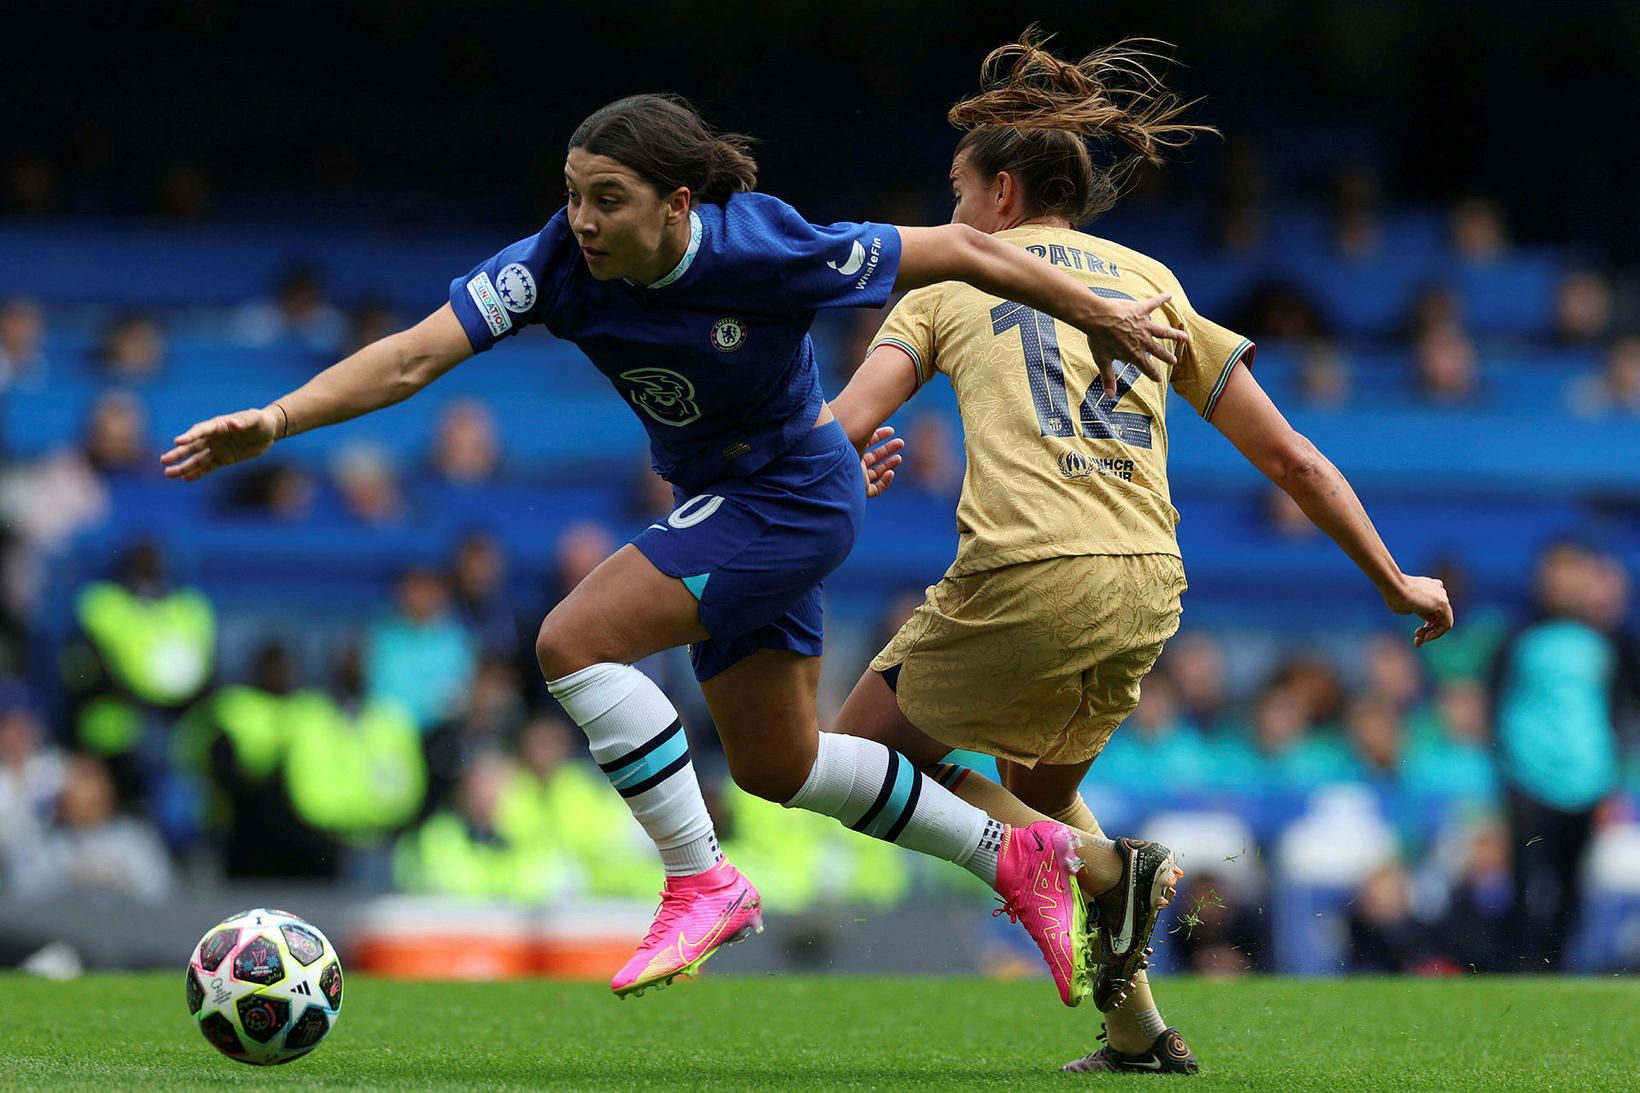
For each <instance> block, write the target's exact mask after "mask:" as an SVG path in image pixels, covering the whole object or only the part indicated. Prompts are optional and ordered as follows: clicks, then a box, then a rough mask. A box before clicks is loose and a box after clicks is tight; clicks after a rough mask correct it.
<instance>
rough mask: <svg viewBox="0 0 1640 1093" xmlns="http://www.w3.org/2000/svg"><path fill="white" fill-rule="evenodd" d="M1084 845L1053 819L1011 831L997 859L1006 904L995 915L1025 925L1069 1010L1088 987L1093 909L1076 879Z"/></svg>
mask: <svg viewBox="0 0 1640 1093" xmlns="http://www.w3.org/2000/svg"><path fill="white" fill-rule="evenodd" d="M1081 845H1082V839H1081V837H1080V836H1079V835H1077V834H1076V832H1074V831H1072V830H1071V829H1070V828H1068V827H1066V826H1065V825H1064V824H1061V823H1055V822H1054V821H1052V820H1041V821H1038V822H1037V823H1034V824H1032V825H1030V826H1029V827H1010V828H1009V829H1008V833H1007V835H1006V836H1004V838H1003V841H1002V853H1001V855H1000V856H999V857H998V859H997V887H996V891H997V895H999V896H1001V897H1002V906H1001V907H999V908H997V909H996V910H995V911H992V912H991V913H992V914H993V915H1001V914H1006V915H1007V916H1008V918H1009V919H1010V920H1012V921H1014V922H1018V923H1021V924H1022V925H1023V926H1024V927H1025V931H1026V932H1027V933H1029V934H1030V935H1031V940H1032V941H1035V942H1036V946H1037V948H1039V949H1041V950H1042V956H1043V958H1044V959H1045V960H1047V962H1048V970H1049V971H1050V972H1052V973H1053V981H1054V985H1055V986H1056V987H1058V988H1059V1000H1060V1001H1062V1002H1064V1003H1065V1005H1067V1006H1078V1005H1081V1004H1082V1000H1083V999H1084V998H1086V997H1087V996H1088V989H1089V983H1088V963H1089V952H1090V950H1089V945H1088V932H1087V925H1088V910H1087V904H1086V902H1085V901H1084V899H1083V896H1082V889H1081V887H1080V886H1079V885H1078V884H1077V883H1076V879H1075V878H1074V877H1073V876H1072V875H1071V874H1073V873H1075V872H1076V871H1077V870H1078V869H1080V868H1082V859H1081V858H1079V857H1077V856H1076V851H1077V849H1078V848H1079V847H1080V846H1081Z"/></svg>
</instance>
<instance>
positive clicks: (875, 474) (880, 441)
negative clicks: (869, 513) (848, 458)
mask: <svg viewBox="0 0 1640 1093" xmlns="http://www.w3.org/2000/svg"><path fill="white" fill-rule="evenodd" d="M904 447H905V441H903V440H901V439H900V438H899V437H897V436H895V435H894V429H893V427H892V426H889V425H883V426H881V427H879V428H878V429H877V431H876V432H874V433H872V434H871V439H870V440H869V441H867V442H866V450H865V452H864V453H862V454H861V456H860V473H861V474H863V475H864V476H865V480H866V496H867V497H881V496H882V494H883V491H884V490H886V489H888V487H890V486H892V485H893V484H894V468H895V467H898V466H899V465H900V449H902V448H904Z"/></svg>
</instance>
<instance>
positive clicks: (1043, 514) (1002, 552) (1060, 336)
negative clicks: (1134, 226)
mask: <svg viewBox="0 0 1640 1093" xmlns="http://www.w3.org/2000/svg"><path fill="white" fill-rule="evenodd" d="M996 237H997V238H998V239H1003V240H1006V241H1008V242H1011V243H1014V244H1016V245H1018V246H1021V247H1024V248H1025V249H1026V250H1028V251H1029V252H1030V253H1032V254H1034V255H1036V256H1037V257H1039V258H1041V259H1042V260H1044V261H1046V262H1049V263H1051V264H1052V265H1055V266H1058V267H1060V268H1061V269H1064V270H1065V271H1066V272H1067V273H1069V274H1070V275H1071V276H1073V277H1075V278H1077V279H1079V280H1081V281H1082V282H1083V283H1085V284H1086V285H1088V287H1089V288H1090V289H1091V290H1093V291H1095V292H1098V293H1100V294H1101V295H1105V296H1113V297H1129V298H1132V299H1145V298H1147V297H1150V296H1154V295H1156V294H1158V293H1161V292H1171V293H1172V294H1173V300H1172V302H1171V303H1169V304H1168V305H1167V306H1165V307H1164V308H1163V309H1162V317H1163V318H1165V320H1166V321H1167V322H1168V323H1170V324H1171V325H1173V326H1176V327H1178V328H1179V329H1181V330H1183V331H1185V333H1186V334H1188V335H1189V341H1188V342H1187V343H1185V344H1184V345H1183V346H1180V347H1178V352H1177V353H1176V355H1177V356H1178V358H1179V363H1178V365H1177V367H1172V368H1169V367H1168V366H1167V365H1165V364H1163V365H1162V367H1163V369H1164V371H1165V372H1166V383H1165V384H1161V383H1157V382H1156V381H1154V380H1150V379H1146V378H1145V377H1144V376H1143V374H1142V373H1140V372H1139V370H1138V369H1137V368H1136V367H1134V366H1133V365H1123V366H1121V370H1120V373H1121V375H1122V377H1123V379H1124V386H1125V387H1126V390H1125V391H1124V392H1123V394H1122V396H1121V398H1120V399H1119V400H1117V401H1115V402H1110V401H1109V400H1108V399H1106V398H1104V397H1103V395H1102V393H1101V390H1100V385H1099V371H1098V368H1097V367H1096V366H1095V364H1094V361H1093V356H1092V354H1091V353H1090V351H1089V349H1088V342H1087V338H1086V337H1084V336H1083V335H1082V334H1081V333H1080V332H1078V331H1077V330H1075V329H1074V328H1072V327H1068V326H1065V325H1064V324H1062V323H1057V322H1054V321H1053V320H1052V319H1050V318H1048V317H1047V316H1046V315H1043V314H1041V313H1039V312H1036V311H1032V310H1031V309H1030V308H1026V307H1023V306H1022V305H1019V304H1014V303H1010V302H1008V301H1005V300H1002V299H1000V298H999V297H996V296H989V295H986V294H985V293H983V292H981V291H979V290H978V289H975V288H972V287H970V286H968V285H964V284H958V283H954V282H953V283H945V284H939V285H931V286H929V287H927V288H923V289H919V290H917V291H915V292H912V293H909V294H907V295H906V297H905V298H904V299H903V300H901V301H900V303H899V305H898V306H897V307H895V309H894V311H893V312H892V313H891V314H890V315H889V317H888V319H887V321H886V322H885V323H884V324H883V328H882V330H881V331H880V332H879V333H878V335H877V338H876V340H875V341H874V342H873V345H872V348H873V349H876V348H877V347H878V346H882V345H892V346H895V347H897V348H899V349H900V350H902V351H903V352H905V353H906V354H907V355H908V356H910V357H911V359H912V363H913V365H914V366H915V368H916V369H917V379H918V386H919V387H920V386H921V384H922V383H924V382H926V381H928V380H929V379H932V378H933V376H934V373H935V372H943V373H945V374H946V375H947V376H948V377H950V380H951V385H952V387H953V388H954V389H955V391H956V396H957V405H958V407H959V409H960V411H961V414H962V422H963V430H964V434H965V436H964V447H965V450H966V452H967V459H968V468H967V473H966V476H965V477H964V479H963V484H962V499H961V501H960V503H959V504H958V508H957V527H958V532H959V539H958V547H957V557H956V561H955V562H954V563H953V564H952V566H951V569H950V574H951V575H952V576H958V575H962V574H968V573H979V572H983V571H985V570H988V569H994V568H997V567H998V566H1006V565H1013V564H1015V563H1018V562H1024V561H1031V560H1034V559H1038V558H1052V557H1060V556H1066V555H1073V554H1173V555H1177V554H1178V552H1179V548H1178V544H1177V542H1176V540H1175V538H1174V532H1173V529H1174V526H1175V525H1176V524H1177V523H1178V519H1179V514H1178V512H1177V511H1176V510H1175V509H1174V508H1173V505H1172V503H1171V501H1170V499H1169V496H1168V487H1167V422H1166V416H1165V414H1166V400H1167V387H1169V386H1171V387H1172V388H1173V390H1174V391H1176V392H1178V393H1179V395H1181V396H1182V397H1183V398H1184V399H1185V401H1186V402H1188V403H1189V404H1190V405H1191V406H1192V407H1193V408H1194V409H1195V410H1196V412H1197V413H1199V414H1201V415H1202V416H1203V417H1205V418H1211V417H1212V414H1213V410H1214V407H1215V406H1216V405H1217V402H1218V398H1219V395H1220V393H1222V391H1223V390H1224V384H1225V382H1226V380H1228V378H1229V376H1230V372H1231V370H1232V369H1233V368H1234V366H1235V363H1236V362H1237V361H1238V360H1241V361H1245V362H1247V363H1249V364H1250V363H1251V361H1252V355H1253V344H1252V343H1251V342H1250V341H1248V340H1247V339H1246V338H1243V337H1241V336H1240V335H1238V334H1235V333H1233V332H1231V331H1229V330H1226V329H1225V328H1224V327H1222V326H1219V325H1218V324H1217V323H1214V322H1211V321H1210V320H1208V319H1204V318H1202V317H1201V316H1200V315H1198V314H1196V312H1195V311H1194V309H1192V308H1191V306H1190V302H1189V300H1188V299H1187V298H1186V297H1185V294H1184V290H1183V289H1182V288H1181V287H1180V286H1179V282H1178V280H1177V279H1176V278H1175V277H1174V276H1173V274H1172V273H1171V272H1170V271H1169V270H1168V269H1167V268H1166V267H1165V266H1163V265H1162V264H1161V263H1159V262H1157V261H1155V260H1154V259H1151V258H1149V257H1147V256H1145V255H1143V254H1140V253H1138V252H1137V251H1133V250H1129V249H1128V248H1127V247H1123V246H1119V245H1118V244H1115V243H1112V242H1110V241H1108V240H1105V239H1098V238H1095V237H1094V236H1091V235H1084V234H1082V233H1081V232H1076V231H1071V230H1069V229H1061V228H1046V227H1035V226H1032V227H1024V228H1014V229H1011V230H1009V231H1005V232H999V233H997V236H996ZM1090 389H1091V392H1090ZM930 454H931V453H930ZM1229 455H1230V452H1229V450H1228V449H1226V456H1227V457H1228V456H1229ZM908 456H909V458H913V459H915V458H917V457H918V453H915V452H911V453H908Z"/></svg>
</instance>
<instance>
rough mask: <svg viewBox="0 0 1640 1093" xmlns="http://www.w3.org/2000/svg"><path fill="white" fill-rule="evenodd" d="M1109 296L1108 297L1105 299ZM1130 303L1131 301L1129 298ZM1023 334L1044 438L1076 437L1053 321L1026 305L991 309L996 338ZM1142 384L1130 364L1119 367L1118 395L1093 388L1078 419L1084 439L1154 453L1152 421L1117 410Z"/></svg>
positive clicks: (1005, 304)
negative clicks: (1016, 331)
mask: <svg viewBox="0 0 1640 1093" xmlns="http://www.w3.org/2000/svg"><path fill="white" fill-rule="evenodd" d="M1101 295H1103V294H1101ZM1124 298H1129V299H1131V297H1126V296H1125V294H1124ZM1010 330H1018V331H1019V342H1020V348H1021V349H1023V350H1024V353H1025V379H1026V381H1027V382H1028V383H1029V384H1030V387H1031V401H1032V402H1033V403H1034V404H1035V405H1036V420H1037V424H1038V425H1040V426H1041V427H1042V435H1043V436H1060V437H1073V436H1075V435H1076V429H1075V426H1074V425H1073V424H1072V422H1071V412H1070V392H1069V389H1068V388H1067V387H1066V384H1065V364H1064V361H1063V359H1062V358H1061V357H1060V355H1059V336H1058V335H1057V334H1056V333H1055V332H1054V325H1053V319H1052V318H1050V317H1049V316H1047V315H1044V314H1042V312H1040V311H1037V310H1035V309H1033V308H1029V307H1026V306H1025V305H1024V304H1016V303H1014V302H1012V301H1011V300H1005V301H1003V302H1002V303H1000V304H998V305H997V306H996V307H993V308H992V309H991V332H992V333H993V334H996V335H998V336H1001V335H1003V334H1006V333H1008V332H1009V331H1010ZM1138 378H1139V369H1138V368H1137V367H1136V366H1135V365H1132V364H1129V363H1128V362H1126V361H1117V362H1116V394H1115V396H1114V397H1112V396H1110V395H1107V394H1105V389H1104V385H1103V384H1101V383H1100V382H1099V380H1098V379H1097V378H1095V379H1094V381H1093V382H1092V383H1090V384H1089V385H1088V390H1087V394H1085V395H1084V396H1083V397H1082V405H1081V407H1080V408H1079V412H1078V414H1077V416H1078V417H1079V418H1080V419H1081V424H1082V436H1083V437H1084V438H1085V439H1087V440H1115V441H1119V442H1120V443H1122V444H1129V445H1132V446H1133V447H1135V448H1148V447H1150V418H1149V416H1148V415H1146V414H1135V413H1130V412H1128V411H1125V410H1121V411H1119V410H1117V409H1116V404H1117V402H1119V401H1120V400H1121V398H1122V396H1123V395H1125V394H1127V393H1128V391H1129V390H1130V389H1131V388H1132V387H1133V384H1134V381H1135V380H1137V379H1138Z"/></svg>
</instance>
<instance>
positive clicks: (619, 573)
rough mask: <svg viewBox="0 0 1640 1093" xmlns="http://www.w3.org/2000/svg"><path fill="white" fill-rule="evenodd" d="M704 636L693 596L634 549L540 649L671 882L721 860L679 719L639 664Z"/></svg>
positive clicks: (562, 697)
mask: <svg viewBox="0 0 1640 1093" xmlns="http://www.w3.org/2000/svg"><path fill="white" fill-rule="evenodd" d="M705 637H706V631H705V629H704V628H703V627H702V626H701V624H700V609H699V604H698V603H697V602H696V601H695V598H694V597H693V596H692V595H690V594H689V590H688V589H687V588H685V587H684V586H683V583H682V582H681V581H678V580H677V579H676V578H673V577H668V576H666V575H665V574H663V573H662V572H661V571H660V570H658V569H656V568H655V566H654V565H653V564H652V563H651V562H650V561H649V559H648V558H646V557H644V555H643V553H642V552H641V551H639V550H638V549H637V548H636V547H634V546H631V545H630V544H629V545H627V546H624V547H622V548H621V549H620V550H618V551H616V552H615V553H614V554H613V555H611V556H610V557H609V558H607V559H605V560H604V562H603V563H602V564H601V565H599V566H598V568H597V569H594V570H593V571H592V572H591V573H590V574H588V575H587V577H586V579H585V580H583V581H582V582H581V583H580V584H579V585H577V586H576V587H575V589H574V591H572V592H571V593H570V594H569V595H568V596H566V597H565V598H564V600H563V602H562V603H560V604H558V606H557V607H555V608H553V609H552V612H551V613H550V614H549V615H547V618H546V621H545V622H543V623H542V624H541V632H540V634H539V636H538V637H537V638H536V642H535V652H536V657H537V659H538V660H539V662H540V665H541V671H542V673H543V674H544V675H545V676H546V678H547V680H548V687H549V688H550V689H551V691H552V693H553V695H554V696H555V697H556V698H557V699H558V701H559V702H560V703H561V704H562V705H563V707H564V710H565V712H566V713H568V714H569V716H570V717H571V718H572V719H573V720H574V721H575V723H576V724H577V725H579V726H581V729H582V730H583V731H584V732H585V733H586V734H587V740H588V742H589V744H590V745H591V748H592V756H593V758H594V759H596V760H597V761H598V765H599V766H600V767H601V768H602V769H603V771H604V773H605V774H606V775H608V776H609V779H610V782H611V783H612V784H613V785H614V786H615V788H616V790H617V791H618V792H619V793H620V794H621V796H623V797H625V798H626V800H627V804H628V805H629V806H630V807H631V809H632V814H633V815H634V816H636V817H637V818H638V822H639V823H641V824H642V825H643V828H644V830H645V831H646V832H648V833H649V837H650V838H651V839H653V840H654V841H655V845H656V847H657V848H658V849H659V850H660V852H661V860H662V863H663V864H664V865H665V867H666V873H667V875H668V876H690V875H693V874H696V873H701V872H703V871H705V870H706V869H709V868H711V867H712V866H713V865H714V864H716V863H717V862H718V861H719V860H721V858H722V854H721V853H720V852H719V851H718V845H717V835H716V833H715V832H714V831H713V828H712V820H711V816H710V815H709V814H708V813H707V811H706V803H705V801H704V800H703V799H702V797H701V792H700V785H699V783H698V782H697V781H696V779H695V771H694V767H693V765H692V764H691V763H690V761H689V752H688V743H687V740H686V739H685V737H684V735H683V724H682V722H681V721H680V720H679V719H678V714H677V711H676V710H675V709H673V707H672V704H671V703H670V702H668V701H667V699H666V696H665V695H663V694H662V693H661V691H660V688H658V687H656V686H655V684H654V682H653V681H651V680H650V679H649V678H648V677H647V676H645V675H644V674H643V673H641V672H639V671H638V670H637V669H636V668H633V667H632V663H633V662H634V661H637V660H641V659H642V658H644V657H646V656H648V655H650V654H651V653H656V652H659V651H660V650H662V649H669V648H671V647H673V646H676V645H684V644H687V643H689V642H692V641H699V640H702V639H703V638H705Z"/></svg>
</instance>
